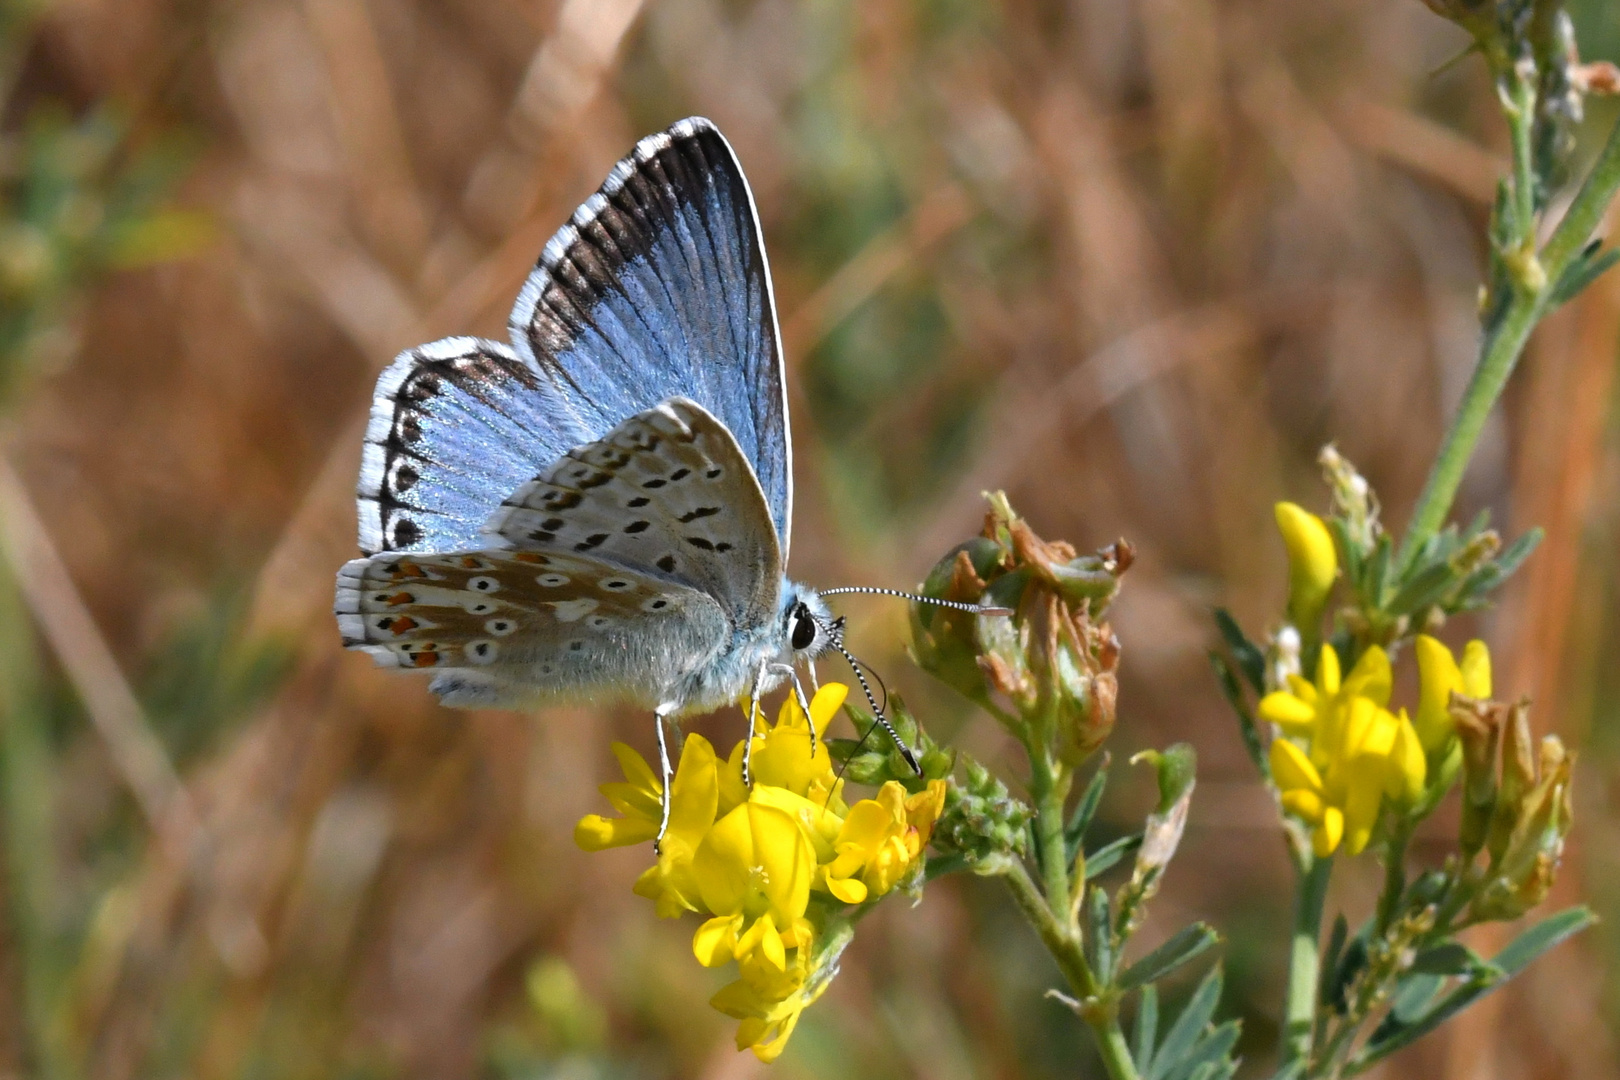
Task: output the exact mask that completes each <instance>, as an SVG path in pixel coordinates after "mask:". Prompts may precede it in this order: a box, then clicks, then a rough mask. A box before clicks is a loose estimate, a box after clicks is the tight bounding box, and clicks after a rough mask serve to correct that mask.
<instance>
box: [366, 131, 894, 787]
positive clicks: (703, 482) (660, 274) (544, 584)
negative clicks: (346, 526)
mask: <svg viewBox="0 0 1620 1080" xmlns="http://www.w3.org/2000/svg"><path fill="white" fill-rule="evenodd" d="M507 328H508V331H509V333H510V338H511V340H510V342H509V343H502V342H497V341H489V340H484V339H479V338H472V337H452V338H445V339H444V340H442V341H436V342H433V343H431V344H427V345H421V346H418V347H416V348H413V349H408V350H406V351H405V352H403V353H401V354H400V355H399V357H398V358H397V359H395V360H394V362H393V364H392V365H391V366H389V367H388V368H387V370H385V371H384V372H383V373H382V375H381V376H380V377H379V378H378V380H377V388H376V394H375V396H374V398H373V402H372V408H371V418H370V423H369V425H368V428H367V431H366V437H365V444H364V453H363V458H362V463H361V470H360V480H359V485H358V491H357V495H358V498H357V505H358V512H359V526H360V530H359V531H360V548H361V550H362V551H364V552H365V553H366V557H364V558H361V559H356V560H354V561H352V562H349V563H347V564H346V565H345V566H344V567H343V568H342V570H340V571H339V573H338V578H337V599H336V603H335V605H334V610H335V613H336V615H337V621H338V626H339V629H340V631H341V633H342V638H343V644H344V645H345V646H346V647H349V648H354V649H361V650H364V651H365V652H367V653H370V654H371V656H372V657H373V658H375V660H376V661H377V662H378V663H379V664H383V665H388V666H394V667H401V668H409V669H420V670H426V671H430V672H432V673H433V679H432V681H431V683H430V684H429V689H430V690H431V691H432V692H433V693H434V694H436V695H438V697H439V700H440V701H441V702H442V703H444V704H445V705H450V706H456V707H463V708H486V707H497V708H516V709H530V708H534V707H537V706H543V705H547V704H555V703H565V702H576V703H578V702H601V701H609V700H616V701H623V702H628V703H631V704H635V705H639V706H642V707H645V708H647V709H650V710H651V711H652V712H653V714H654V716H655V717H656V720H657V725H656V726H657V732H658V747H659V756H660V764H661V766H662V769H663V773H664V780H665V784H664V787H665V790H666V791H667V790H668V787H669V784H668V779H669V755H668V750H667V747H666V743H665V721H676V720H678V719H679V718H680V717H682V716H684V715H686V714H690V713H700V712H708V711H713V710H714V709H716V708H718V707H720V706H723V705H728V704H733V703H736V702H739V701H740V700H741V699H742V698H743V697H744V696H745V695H747V696H748V697H749V698H750V699H751V701H752V703H753V705H754V706H755V707H757V702H758V700H759V698H760V696H761V695H762V694H765V693H768V692H770V691H771V690H774V689H776V688H777V687H779V686H780V685H782V684H783V683H784V681H788V682H791V683H792V684H793V686H794V688H795V692H796V693H797V694H798V696H799V698H800V700H801V702H802V701H803V697H804V693H803V689H802V687H801V686H800V684H799V682H798V677H797V673H796V672H797V669H798V667H800V666H801V665H806V664H808V662H809V661H811V660H813V659H814V658H816V657H817V656H819V655H821V654H822V653H824V652H826V651H828V650H829V649H837V650H838V651H840V652H844V655H845V656H846V658H848V659H850V661H851V664H852V666H853V665H854V664H855V661H854V658H853V657H850V656H849V654H848V653H847V652H846V651H844V649H843V642H842V628H843V621H842V620H841V619H834V618H833V617H832V615H831V613H830V611H829V610H828V608H827V606H826V603H825V602H824V601H823V599H822V596H821V595H818V594H817V593H816V592H815V591H814V590H812V589H810V588H807V587H806V586H804V585H801V584H798V583H796V582H794V581H791V580H789V579H788V577H787V576H786V573H785V568H786V564H787V556H788V543H789V523H790V519H791V516H792V506H793V477H792V460H793V447H792V441H791V438H790V435H789V429H788V412H787V396H786V381H785V374H784V368H783V357H782V349H781V335H780V332H779V330H778V326H777V319H776V306H775V300H774V297H773V294H772V288H771V278H770V268H769V264H768V263H767V261H766V257H765V247H764V243H763V241H762V238H761V231H760V225H759V215H758V212H757V210H756V209H755V206H754V199H753V195H752V193H751V192H750V190H749V187H748V182H747V180H746V179H744V177H743V173H742V169H741V167H740V166H739V165H738V163H737V158H736V155H735V154H734V153H733V152H732V149H731V146H730V145H729V144H728V143H727V142H726V140H725V138H724V137H723V136H722V135H721V134H720V132H719V131H718V130H717V129H716V128H715V126H714V125H713V124H712V123H710V122H709V121H708V120H705V119H702V118H698V117H693V118H690V119H687V120H682V121H680V122H679V123H676V124H674V125H673V126H672V127H670V128H669V129H668V130H666V131H663V132H660V133H658V134H655V135H650V136H648V137H647V138H645V139H642V140H641V141H640V142H639V143H637V144H636V147H635V149H634V151H633V152H632V153H631V154H630V155H629V156H628V157H626V158H624V159H623V160H622V161H620V162H619V163H618V164H617V165H615V166H614V167H613V170H612V171H611V172H610V173H609V174H608V177H607V179H606V181H604V182H603V184H602V186H601V187H600V188H599V189H598V190H597V192H596V193H595V194H594V195H592V196H591V197H590V198H589V199H587V200H586V201H585V203H584V204H583V205H582V206H580V207H579V209H578V210H577V211H575V213H574V215H573V217H572V218H571V219H570V220H569V221H568V223H567V224H565V225H563V227H562V228H561V229H559V230H558V231H557V233H556V234H555V235H554V236H553V237H552V238H551V240H550V242H549V243H547V244H546V246H545V249H544V251H543V252H542V253H541V255H540V259H539V262H538V264H537V265H536V266H535V268H534V270H533V272H532V273H530V275H529V277H528V279H527V281H526V282H525V283H524V285H523V288H522V289H521V291H520V292H519V293H518V297H517V302H516V304H515V305H514V307H513V308H512V314H511V317H510V319H509V320H508V327H507ZM839 591H883V592H887V591H889V590H876V589H871V590H868V589H855V590H827V592H826V594H825V595H832V594H833V593H835V592H839ZM855 671H856V674H857V676H860V670H859V668H858V667H857V668H855ZM812 673H813V669H812ZM861 681H862V684H863V686H864V685H865V680H864V677H862V678H861ZM868 696H869V697H870V691H868ZM873 708H874V712H875V713H877V714H878V715H879V717H880V720H881V719H882V718H881V710H879V709H878V708H877V706H876V703H875V702H874V703H873ZM753 715H754V710H753V709H752V708H751V710H750V716H751V717H752V716H753ZM882 722H883V723H884V726H885V727H888V725H887V721H886V720H883V721H882ZM889 730H890V733H891V736H892V735H893V731H892V728H890V729H889ZM895 738H896V742H897V744H898V745H900V746H901V747H902V749H904V744H903V743H902V742H900V740H899V739H898V737H895ZM751 742H752V740H749V745H750V746H751ZM905 753H906V754H907V755H908V758H909V751H905ZM913 764H915V763H914V762H913ZM745 776H746V773H745ZM667 809H668V808H667V802H666V807H665V810H666V815H667Z"/></svg>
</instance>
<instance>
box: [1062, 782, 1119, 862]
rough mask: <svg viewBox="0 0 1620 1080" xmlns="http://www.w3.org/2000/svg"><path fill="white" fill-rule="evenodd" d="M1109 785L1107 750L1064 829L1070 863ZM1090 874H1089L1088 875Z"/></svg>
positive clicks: (1077, 851) (1078, 849)
mask: <svg viewBox="0 0 1620 1080" xmlns="http://www.w3.org/2000/svg"><path fill="white" fill-rule="evenodd" d="M1107 787H1108V754H1107V753H1106V752H1105V753H1104V754H1103V758H1102V764H1100V765H1098V766H1097V771H1096V772H1095V773H1094V774H1092V777H1091V783H1089V784H1087V785H1086V790H1085V793H1084V794H1083V795H1081V796H1080V802H1079V803H1078V804H1077V805H1076V806H1075V808H1074V813H1073V814H1072V815H1071V816H1070V817H1069V824H1068V825H1067V826H1065V828H1064V830H1063V839H1064V841H1065V844H1066V846H1067V847H1068V851H1069V859H1068V861H1069V864H1070V865H1073V864H1074V857H1075V855H1076V854H1078V853H1079V851H1080V844H1081V843H1082V842H1083V841H1084V840H1085V838H1086V830H1087V829H1089V828H1091V821H1092V819H1093V818H1095V817H1096V816H1097V807H1098V806H1099V805H1101V804H1102V797H1103V790H1104V789H1105V788H1107ZM1088 876H1089V875H1088Z"/></svg>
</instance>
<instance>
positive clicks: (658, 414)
mask: <svg viewBox="0 0 1620 1080" xmlns="http://www.w3.org/2000/svg"><path fill="white" fill-rule="evenodd" d="M488 531H489V532H490V533H492V534H495V535H498V536H499V537H500V538H501V540H502V541H503V542H505V543H506V544H510V545H511V546H513V547H516V548H529V549H534V550H539V551H548V552H549V551H557V552H562V553H568V552H576V553H589V554H590V555H592V556H595V557H598V558H601V559H605V560H607V561H609V562H613V563H616V564H619V565H622V566H628V567H630V568H633V569H641V570H645V571H647V572H649V573H652V574H654V575H656V576H659V577H664V578H670V579H673V580H675V581H678V582H680V583H683V584H686V585H690V586H692V587H694V588H697V589H701V590H702V591H703V592H705V593H707V594H709V595H710V596H713V597H714V598H715V599H716V600H718V601H719V603H720V606H721V608H722V609H724V610H725V612H726V614H727V615H728V616H729V617H730V618H731V619H732V621H733V622H734V623H736V624H737V625H740V626H752V625H756V624H757V623H758V622H759V621H760V620H762V619H765V618H769V617H770V616H771V615H772V614H774V613H775V611H776V594H777V591H778V589H779V587H780V582H781V554H780V552H779V550H778V548H777V544H776V535H775V532H774V530H773V529H772V527H771V521H770V516H769V511H768V509H767V508H766V505H765V498H764V495H763V494H762V493H761V492H760V489H759V484H758V482H757V481H756V480H755V479H754V475H753V472H752V470H751V469H750V468H749V466H748V462H747V460H746V459H745V458H744V457H743V455H742V451H741V450H740V449H739V448H738V446H737V443H736V440H735V439H733V438H732V436H731V433H730V432H729V431H727V430H726V427H725V426H724V425H723V424H721V423H720V421H719V420H717V419H716V418H715V417H713V416H711V415H710V414H709V413H708V412H707V411H706V410H705V409H704V408H703V407H702V406H700V405H698V404H697V403H695V402H692V401H689V400H686V399H684V398H675V399H673V400H671V401H666V402H663V403H661V404H660V405H659V406H658V407H657V408H655V409H648V410H647V411H646V412H642V413H638V414H636V415H635V416H633V417H631V418H630V419H628V420H626V421H625V422H624V423H622V424H620V425H619V426H618V427H616V428H614V429H613V430H612V431H611V432H609V433H608V434H607V435H606V436H605V437H604V438H602V439H601V440H599V441H597V442H594V443H589V444H587V445H585V446H579V447H575V448H574V449H572V450H570V451H569V452H568V453H567V454H566V455H565V456H564V457H562V458H561V459H559V460H558V461H557V462H555V463H554V464H552V465H551V466H550V467H549V468H547V469H546V470H545V471H544V472H542V473H541V474H540V475H539V476H537V477H536V478H535V479H533V480H531V481H530V482H529V483H527V484H525V485H524V486H523V487H521V488H519V489H518V490H517V491H516V492H514V493H513V494H512V496H511V497H509V498H508V499H507V500H506V502H505V503H504V504H503V505H502V506H501V508H500V510H499V511H497V512H496V513H495V514H494V515H493V516H492V517H491V518H490V522H489V525H488Z"/></svg>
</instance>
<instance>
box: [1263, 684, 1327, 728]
mask: <svg viewBox="0 0 1620 1080" xmlns="http://www.w3.org/2000/svg"><path fill="white" fill-rule="evenodd" d="M1260 718H1261V719H1262V720H1269V721H1271V722H1272V723H1273V724H1276V725H1277V726H1278V727H1280V728H1282V729H1283V730H1284V731H1286V732H1288V734H1290V735H1309V734H1310V733H1311V729H1312V728H1314V727H1315V726H1316V706H1315V705H1313V704H1311V703H1310V702H1308V701H1304V700H1301V699H1300V698H1298V697H1296V696H1295V695H1293V694H1290V693H1289V692H1288V691H1286V690H1273V691H1272V692H1271V693H1269V694H1267V695H1266V696H1265V697H1263V698H1261V699H1260Z"/></svg>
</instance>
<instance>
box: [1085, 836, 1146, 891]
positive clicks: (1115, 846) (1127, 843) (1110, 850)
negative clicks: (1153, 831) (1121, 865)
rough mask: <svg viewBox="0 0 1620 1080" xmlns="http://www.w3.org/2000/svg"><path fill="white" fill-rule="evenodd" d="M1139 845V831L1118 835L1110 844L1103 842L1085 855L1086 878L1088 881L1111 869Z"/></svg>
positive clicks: (1140, 844) (1131, 853)
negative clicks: (1128, 834)
mask: <svg viewBox="0 0 1620 1080" xmlns="http://www.w3.org/2000/svg"><path fill="white" fill-rule="evenodd" d="M1141 846H1142V834H1141V833H1132V834H1131V835H1130V836H1122V837H1120V838H1119V839H1118V840H1115V841H1114V842H1113V843H1111V844H1104V845H1103V846H1102V847H1100V848H1098V849H1097V850H1096V851H1094V852H1092V853H1091V854H1090V855H1087V856H1086V880H1087V881H1090V880H1091V879H1092V878H1094V877H1096V876H1097V875H1099V874H1101V873H1103V872H1105V871H1107V870H1110V869H1112V868H1113V865H1114V864H1115V863H1117V862H1119V860H1121V859H1123V858H1124V857H1125V856H1127V855H1134V854H1135V853H1136V849H1137V848H1139V847H1141Z"/></svg>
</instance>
